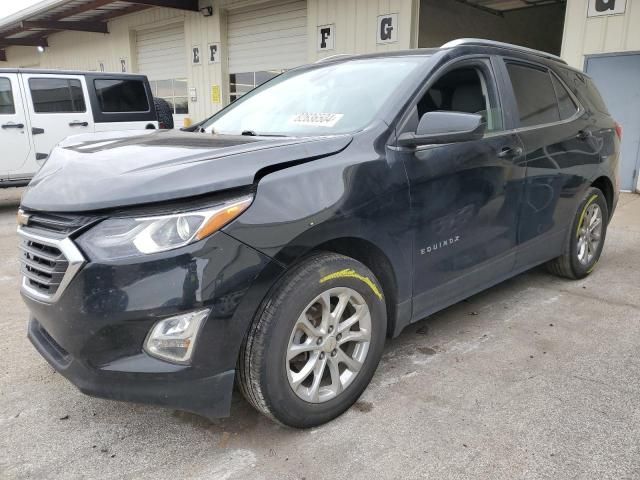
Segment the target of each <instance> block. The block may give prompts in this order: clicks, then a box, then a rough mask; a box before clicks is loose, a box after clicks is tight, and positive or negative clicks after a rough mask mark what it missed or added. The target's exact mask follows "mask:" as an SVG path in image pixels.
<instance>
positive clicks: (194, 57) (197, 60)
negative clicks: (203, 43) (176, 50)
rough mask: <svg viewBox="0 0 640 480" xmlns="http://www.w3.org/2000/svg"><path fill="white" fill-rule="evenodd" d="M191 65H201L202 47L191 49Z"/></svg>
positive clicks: (196, 46)
mask: <svg viewBox="0 0 640 480" xmlns="http://www.w3.org/2000/svg"><path fill="white" fill-rule="evenodd" d="M191 64H192V65H201V64H202V58H201V57H200V46H199V45H194V46H193V47H191Z"/></svg>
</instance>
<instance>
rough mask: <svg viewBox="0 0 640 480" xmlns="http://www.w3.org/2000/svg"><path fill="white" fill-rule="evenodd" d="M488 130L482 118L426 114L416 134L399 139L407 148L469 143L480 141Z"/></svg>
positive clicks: (458, 113) (438, 113)
mask: <svg viewBox="0 0 640 480" xmlns="http://www.w3.org/2000/svg"><path fill="white" fill-rule="evenodd" d="M486 130H487V124H486V123H485V122H484V120H483V119H482V116H480V115H477V114H475V113H462V112H428V113H425V114H424V115H423V116H422V118H421V119H420V122H419V123H418V128H417V129H416V133H411V132H406V133H403V134H402V135H400V136H399V137H398V144H399V145H402V146H405V147H417V146H419V145H431V144H443V143H455V142H468V141H470V140H479V139H481V138H482V137H483V135H484V133H485V131H486Z"/></svg>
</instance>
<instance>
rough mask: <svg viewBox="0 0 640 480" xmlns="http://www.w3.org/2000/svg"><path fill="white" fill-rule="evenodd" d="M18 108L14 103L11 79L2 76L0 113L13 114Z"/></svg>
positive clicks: (0, 79)
mask: <svg viewBox="0 0 640 480" xmlns="http://www.w3.org/2000/svg"><path fill="white" fill-rule="evenodd" d="M14 113H16V109H15V107H14V105H13V94H12V93H11V81H10V80H9V79H8V78H1V77H0V115H13V114H14Z"/></svg>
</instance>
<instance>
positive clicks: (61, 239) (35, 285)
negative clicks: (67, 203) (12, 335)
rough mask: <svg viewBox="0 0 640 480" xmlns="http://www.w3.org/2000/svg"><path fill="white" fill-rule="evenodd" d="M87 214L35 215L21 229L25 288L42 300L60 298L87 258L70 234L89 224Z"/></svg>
mask: <svg viewBox="0 0 640 480" xmlns="http://www.w3.org/2000/svg"><path fill="white" fill-rule="evenodd" d="M86 220H87V217H61V216H53V215H46V214H32V215H30V216H29V219H28V225H27V226H21V227H19V228H18V234H19V235H20V237H21V242H20V250H21V255H20V271H21V273H22V291H23V292H24V293H25V294H27V295H29V296H31V297H35V298H37V299H38V300H42V301H51V302H52V301H55V300H57V299H58V298H59V297H60V295H61V294H62V292H63V291H64V289H65V288H66V286H67V285H68V284H69V282H70V281H71V280H72V279H73V277H74V276H75V275H76V273H78V271H79V270H80V268H82V265H84V263H85V259H84V257H83V255H82V253H81V252H80V251H79V250H78V248H77V247H76V246H75V244H74V243H73V241H72V240H71V239H70V238H69V237H68V236H67V235H68V232H74V231H76V230H78V229H79V228H81V227H82V226H83V225H86Z"/></svg>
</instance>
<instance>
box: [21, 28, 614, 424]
mask: <svg viewBox="0 0 640 480" xmlns="http://www.w3.org/2000/svg"><path fill="white" fill-rule="evenodd" d="M198 130H199V133H196V132H194V133H186V132H161V131H149V132H145V134H143V133H142V132H138V133H136V134H134V133H131V132H129V133H122V132H121V133H104V134H99V135H86V136H76V137H71V138H69V139H67V140H66V141H65V142H63V143H62V144H61V145H59V146H58V147H57V148H56V149H55V150H54V151H53V153H52V154H51V157H50V159H49V161H48V162H47V163H46V164H45V166H44V167H43V168H42V170H40V172H39V173H38V175H37V176H36V178H34V180H33V181H32V182H31V184H30V186H29V188H28V190H27V191H26V193H25V194H24V197H23V200H22V205H21V210H20V212H19V216H18V219H19V223H20V227H19V234H20V236H21V241H22V243H21V248H22V257H21V262H22V273H23V282H22V294H23V296H24V300H25V301H26V303H27V305H28V307H29V310H30V311H31V319H30V322H29V338H30V339H31V341H32V342H33V344H34V345H35V347H36V348H37V349H38V351H39V352H40V353H41V354H42V355H43V356H44V357H45V358H46V359H47V360H48V361H49V362H50V363H51V364H52V365H53V366H54V367H55V368H56V370H58V371H59V372H60V373H61V374H62V375H64V376H65V377H67V378H68V379H69V380H70V381H71V382H73V383H74V384H75V385H77V386H78V388H79V389H80V390H81V391H83V392H85V393H88V394H91V395H97V396H100V397H106V398H112V399H117V400H130V401H139V402H149V403H155V404H159V405H165V406H169V407H173V408H177V409H183V410H189V411H192V412H196V413H198V414H201V415H204V416H207V417H217V416H224V415H228V413H229V409H230V400H231V392H232V389H233V384H234V380H237V383H238V384H239V386H240V389H241V390H242V392H243V393H244V395H245V396H246V398H247V400H248V401H249V402H250V403H251V404H252V405H253V406H255V407H256V408H257V409H258V410H259V411H261V412H262V413H264V414H267V415H268V416H270V417H271V418H273V419H275V420H278V421H279V422H281V423H283V424H286V425H291V426H295V427H309V426H313V425H318V424H321V423H323V422H326V421H328V420H331V419H332V418H334V417H336V416H337V415H340V414H341V413H342V412H344V411H345V410H346V409H347V408H349V406H350V405H352V404H353V403H354V401H355V400H356V399H357V398H358V396H359V395H360V394H361V393H362V392H363V390H364V389H365V388H366V386H367V384H368V383H369V381H370V380H371V377H372V375H373V373H374V371H375V369H376V366H377V364H378V361H379V360H380V357H381V355H382V351H383V347H384V343H385V338H386V337H388V336H394V335H398V333H399V332H400V331H401V330H402V329H403V328H404V327H406V326H407V325H409V324H410V323H412V322H415V321H417V320H420V319H422V318H424V317H426V316H428V315H430V314H432V313H434V312H436V311H438V310H440V309H442V308H444V307H446V306H448V305H451V304H453V303H455V302H457V301H459V300H461V299H463V298H465V297H468V296H470V295H472V294H474V293H476V292H479V291H481V290H483V289H485V288H488V287H490V286H492V285H494V284H496V283H498V282H500V281H502V280H504V279H506V278H509V277H512V276H514V275H516V274H518V273H520V272H523V271H525V270H527V269H530V268H532V267H534V266H536V265H538V264H543V263H546V264H547V265H548V266H549V269H550V270H551V271H552V272H553V273H556V274H558V275H561V276H564V277H568V278H574V279H576V278H582V277H584V276H586V275H588V274H589V272H591V271H592V270H593V268H594V267H595V265H596V262H597V261H598V259H599V257H600V253H601V251H602V247H603V243H604V240H605V234H606V229H607V224H608V222H609V220H610V218H611V215H612V213H613V211H614V209H615V206H616V202H617V199H618V194H617V191H618V185H617V180H616V175H617V169H618V150H619V145H620V138H619V137H620V134H621V130H620V127H619V126H618V125H617V124H616V123H615V122H614V121H613V120H612V118H611V117H610V115H609V114H608V113H607V109H606V107H605V105H604V104H603V102H602V99H601V97H600V95H599V94H598V92H597V90H596V88H595V87H594V85H593V83H592V81H591V79H589V77H587V76H586V75H585V74H583V73H582V72H580V71H577V70H574V69H572V68H570V67H568V66H567V65H566V64H565V62H563V61H562V60H561V59H559V58H556V57H554V56H551V55H548V54H545V53H542V52H537V51H533V50H528V49H524V48H520V47H515V46H512V45H506V44H499V43H495V42H488V41H482V40H458V41H455V42H452V43H450V44H447V45H445V46H444V47H443V48H440V49H428V50H412V51H404V52H394V53H385V54H375V55H363V56H354V57H344V56H342V57H336V58H333V59H328V60H325V61H323V62H320V63H317V64H314V65H309V66H304V67H301V68H297V69H294V70H291V71H288V72H286V73H284V74H282V75H280V76H279V77H277V78H275V79H273V80H271V81H269V82H267V83H266V84H264V85H262V86H261V87H259V88H257V89H255V90H253V91H252V92H251V93H249V94H247V95H245V96H244V97H242V98H241V99H239V100H238V101H236V102H235V103H233V104H231V105H230V106H228V107H227V108H225V109H224V110H222V111H221V112H219V113H217V114H216V115H214V116H213V117H211V118H210V119H209V120H207V121H205V122H203V123H202V124H201V125H200V126H199V128H198Z"/></svg>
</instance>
